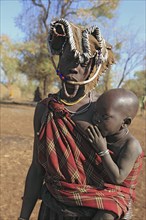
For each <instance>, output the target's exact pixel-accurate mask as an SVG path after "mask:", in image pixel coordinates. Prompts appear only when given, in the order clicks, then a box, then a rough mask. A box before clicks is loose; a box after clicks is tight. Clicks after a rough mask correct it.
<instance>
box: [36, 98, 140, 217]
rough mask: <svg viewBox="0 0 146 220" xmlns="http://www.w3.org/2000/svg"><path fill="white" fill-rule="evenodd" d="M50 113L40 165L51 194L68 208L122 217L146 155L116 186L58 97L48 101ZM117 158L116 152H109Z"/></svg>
mask: <svg viewBox="0 0 146 220" xmlns="http://www.w3.org/2000/svg"><path fill="white" fill-rule="evenodd" d="M46 105H47V109H48V111H47V112H46V115H45V117H44V121H43V122H42V126H41V129H40V132H39V140H40V145H39V152H38V154H39V162H40V163H41V165H42V166H43V167H44V169H45V171H46V175H45V183H46V186H47V189H48V191H49V192H50V193H51V195H52V196H53V197H54V198H55V199H56V200H57V201H59V202H61V203H63V204H66V205H68V206H77V207H78V206H80V207H90V208H94V209H102V210H108V211H113V212H114V213H116V214H117V215H118V216H119V217H121V216H123V215H125V213H126V212H127V211H128V204H129V202H130V201H131V199H132V200H134V199H135V186H136V184H137V176H138V174H139V172H140V170H141V167H142V157H143V154H142V155H140V156H139V157H138V158H137V161H136V162H135V165H134V167H133V169H132V171H131V172H130V174H129V175H128V177H127V178H126V180H125V181H124V182H123V184H122V185H120V186H118V185H113V184H112V183H111V180H110V178H109V177H108V173H107V172H106V170H105V169H104V167H103V165H102V163H101V158H100V157H99V156H98V155H97V154H96V153H95V151H94V149H93V148H92V146H91V145H90V143H89V142H88V140H87V139H86V138H85V136H84V135H83V134H81V133H80V131H79V130H78V128H77V127H76V125H75V123H74V122H73V121H72V119H71V117H70V114H69V113H68V111H67V110H66V109H65V108H64V105H63V104H62V103H60V102H59V101H58V99H57V96H55V95H49V97H48V98H47V99H46ZM110 154H111V156H112V157H113V158H114V154H113V152H110Z"/></svg>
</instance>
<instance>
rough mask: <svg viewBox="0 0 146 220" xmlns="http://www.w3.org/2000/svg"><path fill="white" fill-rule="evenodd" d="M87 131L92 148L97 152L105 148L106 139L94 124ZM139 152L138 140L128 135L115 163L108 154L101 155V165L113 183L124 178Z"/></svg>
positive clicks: (140, 150) (119, 182)
mask: <svg viewBox="0 0 146 220" xmlns="http://www.w3.org/2000/svg"><path fill="white" fill-rule="evenodd" d="M88 133H89V141H90V142H91V144H92V145H93V147H94V149H96V151H97V153H99V152H101V151H106V150H107V143H106V140H105V138H103V137H102V135H101V133H100V131H99V130H98V128H97V127H96V126H95V127H92V129H90V130H89V131H88ZM141 153H142V149H141V146H140V144H139V142H138V141H137V140H136V139H135V138H134V137H132V136H131V135H130V136H129V139H128V141H127V142H126V144H125V146H124V147H123V150H122V151H121V153H120V156H119V158H118V161H116V163H115V162H114V161H113V159H112V157H111V156H110V154H105V155H104V156H102V157H101V159H102V162H103V166H104V168H105V169H106V171H107V173H108V175H109V177H110V179H111V181H112V182H113V183H114V184H121V183H122V182H123V181H124V180H125V179H126V177H127V176H128V175H129V173H130V172H131V170H132V168H133V166H134V163H135V161H136V159H137V157H138V156H139V155H140V154H141Z"/></svg>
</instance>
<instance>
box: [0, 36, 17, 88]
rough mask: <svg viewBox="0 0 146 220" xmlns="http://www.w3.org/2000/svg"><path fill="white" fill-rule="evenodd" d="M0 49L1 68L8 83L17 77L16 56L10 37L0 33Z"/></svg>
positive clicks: (14, 46)
mask: <svg viewBox="0 0 146 220" xmlns="http://www.w3.org/2000/svg"><path fill="white" fill-rule="evenodd" d="M0 51H1V57H0V61H1V69H2V70H3V72H4V74H5V75H6V77H7V81H8V84H12V83H14V82H15V81H16V80H17V77H18V74H19V72H18V70H17V67H18V58H17V49H16V44H14V43H13V42H12V41H11V39H10V38H9V37H8V36H6V35H2V36H1V38H0Z"/></svg>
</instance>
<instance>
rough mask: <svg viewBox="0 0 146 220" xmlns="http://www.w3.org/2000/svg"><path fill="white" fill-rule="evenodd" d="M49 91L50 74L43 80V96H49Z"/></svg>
mask: <svg viewBox="0 0 146 220" xmlns="http://www.w3.org/2000/svg"><path fill="white" fill-rule="evenodd" d="M47 93H48V76H45V78H44V80H43V96H44V97H45V96H47Z"/></svg>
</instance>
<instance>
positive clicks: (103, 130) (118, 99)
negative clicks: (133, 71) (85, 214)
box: [87, 89, 143, 220]
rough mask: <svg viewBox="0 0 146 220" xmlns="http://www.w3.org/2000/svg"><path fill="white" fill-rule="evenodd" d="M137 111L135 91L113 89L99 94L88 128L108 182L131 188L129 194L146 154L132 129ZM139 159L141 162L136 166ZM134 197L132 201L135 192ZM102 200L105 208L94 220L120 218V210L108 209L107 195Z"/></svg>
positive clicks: (89, 136)
mask: <svg viewBox="0 0 146 220" xmlns="http://www.w3.org/2000/svg"><path fill="white" fill-rule="evenodd" d="M137 111H138V98H137V97H136V95H135V94H134V93H133V92H131V91H128V90H125V89H112V90H109V91H107V92H105V93H103V94H102V95H101V96H100V97H99V98H98V100H97V102H96V107H95V112H94V114H93V118H92V121H93V126H89V127H88V129H87V135H88V139H89V142H90V143H91V145H92V147H93V148H94V150H95V151H96V153H97V154H98V156H99V157H100V158H101V163H102V164H103V168H104V169H105V170H106V173H107V175H108V178H109V179H110V181H109V182H108V184H107V185H111V186H112V185H118V186H120V187H121V189H123V188H122V187H124V188H127V192H126V193H129V195H130V190H129V189H132V190H134V191H135V186H136V184H137V178H138V174H139V172H140V170H141V161H142V157H143V152H142V148H141V146H140V143H139V142H138V140H137V139H136V138H135V137H134V136H133V135H132V134H131V133H130V132H129V130H128V127H129V125H130V124H131V121H132V120H133V118H134V117H135V116H136V113H137ZM137 161H139V162H138V164H139V165H138V166H137V168H136V163H137ZM128 190H129V191H128ZM101 193H102V190H101ZM103 193H104V189H103ZM123 194H124V192H123ZM130 198H131V201H132V199H133V198H132V195H130ZM102 200H103V201H102V203H103V208H102V209H101V210H100V209H99V211H97V214H96V215H95V216H94V217H93V220H106V219H110V220H114V219H117V215H116V211H115V212H113V209H112V211H109V210H106V208H105V209H104V198H102ZM109 205H110V202H109ZM127 208H128V207H127ZM118 219H123V218H121V217H120V218H118ZM124 219H127V218H124Z"/></svg>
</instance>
